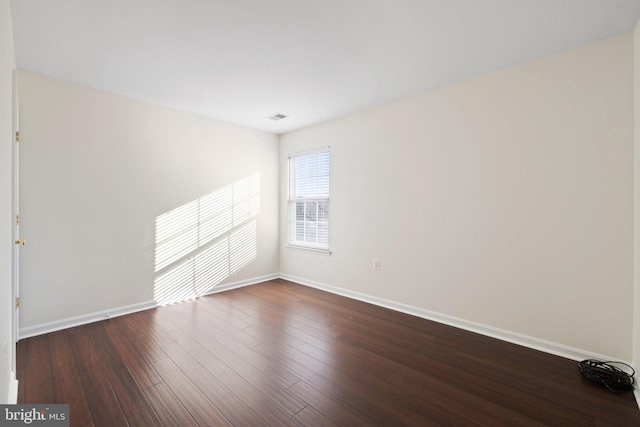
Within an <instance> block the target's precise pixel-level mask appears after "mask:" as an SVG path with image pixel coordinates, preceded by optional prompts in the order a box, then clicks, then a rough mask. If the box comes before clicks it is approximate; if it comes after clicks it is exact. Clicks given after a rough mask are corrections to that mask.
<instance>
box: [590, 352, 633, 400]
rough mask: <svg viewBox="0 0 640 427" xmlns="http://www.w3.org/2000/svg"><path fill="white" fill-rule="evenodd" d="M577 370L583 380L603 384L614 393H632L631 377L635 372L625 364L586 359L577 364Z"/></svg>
mask: <svg viewBox="0 0 640 427" xmlns="http://www.w3.org/2000/svg"><path fill="white" fill-rule="evenodd" d="M615 365H624V366H626V367H627V368H629V369H630V370H631V373H628V372H625V371H623V370H622V369H620V368H618V367H617V366H615ZM578 369H580V373H581V374H582V375H583V376H584V377H585V378H588V379H590V380H591V381H595V382H598V383H600V384H603V385H604V386H605V387H607V388H608V389H609V390H611V391H612V392H614V393H629V392H631V391H633V382H634V380H633V376H634V375H635V373H636V371H635V370H634V369H633V368H632V367H631V366H629V365H627V364H626V363H622V362H600V361H599V360H595V359H587V360H583V361H582V362H580V363H579V364H578Z"/></svg>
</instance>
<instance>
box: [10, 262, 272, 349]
mask: <svg viewBox="0 0 640 427" xmlns="http://www.w3.org/2000/svg"><path fill="white" fill-rule="evenodd" d="M279 277H280V275H279V274H270V275H265V276H260V277H254V278H251V279H246V280H240V281H237V282H232V283H226V284H224V285H220V286H215V287H214V288H213V289H211V290H210V291H209V292H207V293H206V294H205V295H211V294H214V293H217V292H222V291H228V290H230V289H236V288H241V287H243V286H249V285H254V284H256V283H261V282H266V281H268V280H273V279H277V278H279ZM160 305H161V304H158V303H157V302H156V301H146V302H141V303H137V304H131V305H127V306H124V307H117V308H112V309H110V310H102V311H97V312H94V313H88V314H83V315H81V316H75V317H69V318H67V319H61V320H55V321H53V322H47V323H42V324H39V325H34V326H28V327H26V328H20V331H19V337H18V338H19V339H23V338H30V337H35V336H37V335H42V334H47V333H49V332H55V331H60V330H62V329H67V328H73V327H75V326H80V325H86V324H87V323H93V322H99V321H101V320H105V319H110V318H112V317H118V316H124V315H125V314H131V313H135V312H138V311H143V310H148V309H150V308H155V307H159V306H160Z"/></svg>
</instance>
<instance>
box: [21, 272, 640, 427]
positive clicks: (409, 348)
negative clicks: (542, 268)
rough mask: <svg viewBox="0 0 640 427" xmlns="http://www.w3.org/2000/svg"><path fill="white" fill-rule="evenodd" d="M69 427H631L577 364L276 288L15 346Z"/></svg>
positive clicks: (27, 395)
mask: <svg viewBox="0 0 640 427" xmlns="http://www.w3.org/2000/svg"><path fill="white" fill-rule="evenodd" d="M17 363H18V367H17V371H18V379H19V381H20V382H19V403H69V404H70V413H71V425H72V426H92V425H93V426H96V427H98V426H107V427H116V426H126V425H129V426H161V425H164V426H180V427H182V426H231V425H233V426H261V425H273V426H289V425H295V426H300V425H302V426H334V425H337V426H360V425H376V426H400V425H411V426H431V425H442V426H542V425H552V426H625V427H626V426H640V410H639V409H638V406H637V405H636V402H635V400H634V397H633V395H631V394H626V395H615V394H613V393H611V392H609V391H608V390H606V389H604V388H602V387H600V386H598V385H596V384H594V383H591V382H589V381H588V380H586V379H584V378H582V376H581V375H580V373H579V372H578V368H577V363H576V362H574V361H571V360H566V359H563V358H560V357H556V356H552V355H549V354H545V353H541V352H538V351H535V350H531V349H527V348H524V347H520V346H516V345H513V344H508V343H505V342H502V341H499V340H495V339H492V338H488V337H485V336H481V335H477V334H474V333H471V332H466V331H463V330H460V329H456V328H452V327H449V326H445V325H441V324H438V323H434V322H431V321H427V320H424V319H420V318H417V317H412V316H409V315H405V314H401V313H397V312H394V311H391V310H387V309H384V308H380V307H376V306H373V305H369V304H365V303H362V302H358V301H354V300H350V299H347V298H344V297H340V296H336V295H333V294H329V293H325V292H321V291H318V290H315V289H311V288H307V287H304V286H300V285H296V284H292V283H290V282H286V281H284V280H274V281H271V282H266V283H263V284H259V285H253V286H249V287H245V288H241V289H236V290H232V291H228V292H223V293H219V294H215V295H212V296H208V297H204V298H199V299H197V300H192V301H186V302H183V303H180V304H174V305H170V306H166V307H161V308H158V309H154V310H149V311H144V312H139V313H135V314H131V315H128V316H123V317H118V318H114V319H110V320H106V321H102V322H98V323H93V324H90V325H85V326H80V327H76V328H72V329H67V330H64V331H60V332H54V333H51V334H47V335H42V336H38V337H34V338H29V339H25V340H22V341H20V342H19V343H18V360H17Z"/></svg>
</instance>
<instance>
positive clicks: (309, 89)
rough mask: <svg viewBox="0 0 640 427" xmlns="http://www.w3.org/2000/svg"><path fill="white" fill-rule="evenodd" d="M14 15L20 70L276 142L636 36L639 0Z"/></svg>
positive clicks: (53, 9)
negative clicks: (274, 136) (277, 116)
mask: <svg viewBox="0 0 640 427" xmlns="http://www.w3.org/2000/svg"><path fill="white" fill-rule="evenodd" d="M12 14H13V26H14V38H15V47H16V60H17V64H18V67H19V68H21V69H25V70H29V71H33V72H37V73H41V74H45V75H48V76H52V77H55V78H58V79H62V80H67V81H71V82H76V83H80V84H84V85H88V86H92V87H95V88H99V89H104V90H108V91H111V92H116V93H120V94H124V95H129V96H132V97H135V98H140V99H144V100H148V101H151V102H155V103H158V104H163V105H168V106H172V107H175V108H179V109H182V110H187V111H192V112H195V113H199V114H203V115H207V116H211V117H216V118H219V119H222V120H226V121H229V122H232V123H237V124H240V125H244V126H248V127H252V128H255V129H260V130H264V131H268V132H273V133H278V134H280V133H285V132H289V131H291V130H295V129H299V128H302V127H305V126H309V125H311V124H314V123H318V122H322V121H325V120H328V119H331V118H335V117H340V116H343V115H346V114H348V113H351V112H354V111H358V110H361V109H365V108H368V107H371V106H374V105H378V104H382V103H385V102H388V101H391V100H394V99H397V98H401V97H404V96H408V95H413V94H417V93H419V92H422V91H425V90H429V89H434V88H437V87H440V86H443V85H447V84H450V83H453V82H456V81H460V80H464V79H468V78H471V77H474V76H477V75H481V74H485V73H488V72H491V71H494V70H498V69H500V68H504V67H508V66H511V65H514V64H517V63H521V62H524V61H528V60H531V59H534V58H538V57H541V56H545V55H548V54H551V53H554V52H558V51H561V50H565V49H569V48H572V47H576V46H579V45H582V44H586V43H589V42H592V41H595V40H599V39H602V38H606V37H610V36H613V35H615V34H619V33H622V32H626V31H630V30H632V29H633V27H634V25H635V23H636V22H637V21H638V18H639V17H640V0H324V1H312V0H13V1H12ZM277 112H282V113H284V114H287V115H290V117H289V118H287V119H284V120H281V121H278V122H273V121H270V120H267V119H266V118H265V117H266V116H269V115H271V114H273V113H277Z"/></svg>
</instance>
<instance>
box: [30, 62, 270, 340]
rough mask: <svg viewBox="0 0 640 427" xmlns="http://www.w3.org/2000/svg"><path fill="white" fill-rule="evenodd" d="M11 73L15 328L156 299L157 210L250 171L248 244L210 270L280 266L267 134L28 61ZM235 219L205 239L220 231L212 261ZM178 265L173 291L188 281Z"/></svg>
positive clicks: (253, 272)
mask: <svg viewBox="0 0 640 427" xmlns="http://www.w3.org/2000/svg"><path fill="white" fill-rule="evenodd" d="M19 85H20V86H19V90H20V107H21V110H20V121H21V140H22V143H21V147H22V149H21V195H22V198H21V211H22V222H21V224H22V232H23V233H22V235H23V237H24V238H25V239H26V241H27V245H26V246H25V247H24V249H23V250H22V252H21V319H20V327H21V330H25V331H34V330H41V329H42V326H43V325H50V324H51V322H53V323H54V325H55V324H56V322H60V321H64V320H66V319H69V318H74V317H76V316H81V317H82V316H87V315H90V314H92V313H97V312H102V311H105V310H107V311H109V310H117V309H119V308H122V307H130V306H132V305H133V306H135V307H138V306H136V304H140V303H146V302H149V301H154V300H155V301H157V300H158V295H157V294H156V292H155V290H154V286H155V282H156V281H157V278H158V277H159V276H160V273H161V272H156V268H155V264H154V256H155V254H154V251H155V248H156V242H155V221H156V218H157V217H159V216H161V215H163V214H166V213H168V212H171V211H173V210H174V209H176V208H179V207H180V206H183V205H185V204H187V203H189V202H192V201H196V200H198V199H199V198H201V197H202V196H205V195H208V194H211V193H213V192H216V191H218V193H217V194H220V192H222V191H226V189H230V188H231V187H229V186H232V185H234V183H235V184H236V185H237V184H238V183H239V182H241V181H242V180H244V179H245V178H247V177H249V176H255V174H259V179H260V186H259V189H260V193H259V213H257V211H256V209H255V208H256V207H257V206H255V203H254V206H253V212H252V213H251V215H250V216H251V217H250V218H249V216H247V218H248V219H247V223H251V222H253V221H255V224H256V227H257V228H256V230H257V235H256V236H255V239H253V238H252V241H251V242H248V243H247V245H249V246H250V245H255V246H254V249H255V253H253V255H251V254H250V255H251V256H248V258H247V260H246V263H245V264H246V265H243V266H242V268H241V269H240V271H237V272H235V273H234V274H232V275H231V276H230V277H226V275H224V274H222V275H219V276H217V277H218V278H225V277H226V278H225V279H224V281H223V282H222V283H221V284H222V285H223V284H228V283H230V282H233V283H235V282H242V281H251V280H253V279H256V278H261V277H264V276H268V275H274V274H276V273H277V272H278V262H279V259H278V256H279V254H278V247H277V241H278V234H277V227H278V166H277V165H278V138H277V136H275V135H271V134H267V133H263V132H258V131H254V130H250V129H246V128H242V127H239V126H235V125H231V124H228V123H224V122H221V121H218V120H215V119H211V118H206V117H202V116H197V115H194V114H190V113H185V112H181V111H177V110H172V109H169V108H165V107H161V106H158V105H153V104H150V103H147V102H143V101H139V100H135V99H131V98H127V97H124V96H120V95H115V94H111V93H107V92H103V91H99V90H95V89H92V88H88V87H84V86H80V85H75V84H71V83H67V82H63V81H59V80H56V79H52V78H49V77H45V76H42V75H37V74H33V73H29V72H26V71H20V73H19ZM254 187H255V186H254ZM223 198H224V197H223ZM254 202H255V201H254ZM220 209H222V211H224V212H223V213H229V214H230V213H231V211H230V207H225V206H223V207H222V208H220ZM238 209H239V208H238ZM234 214H235V211H234ZM176 221H178V220H176ZM242 221H244V219H243V220H242ZM242 221H239V220H237V222H236V224H235V225H234V227H233V229H231V230H230V231H229V230H227V231H229V233H230V234H232V237H230V238H228V237H229V236H228V234H229V233H226V234H225V233H222V234H220V236H218V237H217V238H216V239H215V240H214V241H218V240H220V239H222V240H220V241H224V242H225V243H224V248H222V249H221V250H222V252H219V253H218V254H217V255H220V257H219V259H217V261H216V262H218V261H220V262H221V263H223V264H224V265H222V266H216V267H215V268H216V269H217V268H218V267H220V268H226V266H227V265H228V263H229V257H228V256H226V255H225V253H223V252H224V250H227V251H228V247H229V245H230V247H231V248H232V251H234V250H236V251H237V250H239V245H241V244H242V242H240V243H238V239H237V238H235V237H234V236H233V233H234V232H235V231H236V230H237V229H238V228H239V227H240V226H241V225H243V224H240V223H241V222H242ZM238 224H240V225H238ZM223 231H224V230H223ZM225 236H226V237H225ZM227 238H228V239H227ZM224 239H227V240H224ZM234 239H235V240H234ZM229 240H231V243H229ZM227 243H228V245H227ZM234 245H235V246H234ZM234 248H235V249H234ZM196 252H197V251H196ZM193 253H195V252H193ZM227 255H228V253H227ZM187 258H188V257H187ZM187 258H185V259H187ZM232 262H233V261H232ZM178 264H180V263H179V262H178ZM186 268H187V269H188V268H190V267H189V266H187V267H186ZM183 273H184V275H183V276H182V278H178V279H176V280H175V283H174V284H173V285H175V287H181V289H180V290H178V291H176V292H177V293H179V297H181V296H184V295H185V293H186V294H188V293H189V289H190V286H191V285H190V284H189V283H187V282H186V281H185V280H183V279H184V277H187V276H189V277H190V273H189V272H187V271H186V270H184V271H183ZM165 284H166V283H165ZM185 288H186V289H185ZM160 302H163V301H160ZM34 328H35V329H34ZM45 329H46V328H45ZM27 333H28V332H27Z"/></svg>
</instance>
